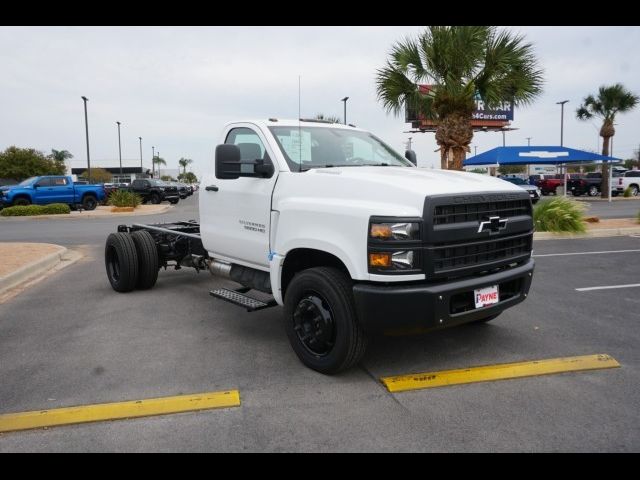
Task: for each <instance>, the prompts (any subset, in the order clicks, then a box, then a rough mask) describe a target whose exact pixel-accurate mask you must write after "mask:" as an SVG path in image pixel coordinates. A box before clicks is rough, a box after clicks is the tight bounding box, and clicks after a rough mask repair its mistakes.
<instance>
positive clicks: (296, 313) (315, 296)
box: [284, 267, 366, 374]
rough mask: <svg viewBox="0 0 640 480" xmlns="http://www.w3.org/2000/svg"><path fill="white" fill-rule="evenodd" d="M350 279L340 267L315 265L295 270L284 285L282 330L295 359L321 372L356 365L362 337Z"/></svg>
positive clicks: (330, 371) (329, 372)
mask: <svg viewBox="0 0 640 480" xmlns="http://www.w3.org/2000/svg"><path fill="white" fill-rule="evenodd" d="M351 287H352V286H351V281H350V279H349V278H348V277H347V276H346V275H345V274H344V273H342V272H341V271H340V270H337V269H335V268H329V267H317V268H310V269H308V270H303V271H302V272H300V273H298V274H297V275H296V276H295V277H293V280H292V281H291V283H290V284H289V287H288V288H287V292H286V296H285V301H284V310H285V312H284V313H285V330H286V332H287V336H288V337H289V342H290V343H291V346H292V347H293V350H294V351H295V352H296V355H298V358H299V359H300V361H301V362H302V363H304V364H305V365H306V366H307V367H309V368H311V369H313V370H316V371H318V372H321V373H327V374H331V373H337V372H340V371H342V370H346V369H348V368H350V367H352V366H353V365H355V364H357V363H358V362H359V361H360V359H361V358H362V356H363V355H364V351H365V348H366V338H365V336H364V332H363V331H362V327H361V326H360V324H359V322H358V319H357V317H356V312H355V306H354V301H353V293H352V290H351Z"/></svg>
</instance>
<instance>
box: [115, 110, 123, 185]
mask: <svg viewBox="0 0 640 480" xmlns="http://www.w3.org/2000/svg"><path fill="white" fill-rule="evenodd" d="M116 123H117V124H118V155H119V156H120V175H122V146H121V144H120V122H116ZM121 180H122V179H121Z"/></svg>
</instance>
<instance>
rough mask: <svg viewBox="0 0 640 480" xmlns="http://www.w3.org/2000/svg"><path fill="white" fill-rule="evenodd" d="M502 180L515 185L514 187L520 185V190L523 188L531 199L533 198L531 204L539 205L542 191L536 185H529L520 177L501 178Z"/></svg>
mask: <svg viewBox="0 0 640 480" xmlns="http://www.w3.org/2000/svg"><path fill="white" fill-rule="evenodd" d="M500 178H501V179H502V180H504V181H506V182H509V183H513V184H514V185H518V186H519V187H520V188H523V189H524V190H526V191H527V192H529V198H531V203H533V204H535V203H538V200H540V195H541V193H540V189H539V188H538V187H536V186H535V185H529V184H528V183H527V181H526V180H523V179H522V178H518V177H500Z"/></svg>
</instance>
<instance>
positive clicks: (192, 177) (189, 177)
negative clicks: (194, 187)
mask: <svg viewBox="0 0 640 480" xmlns="http://www.w3.org/2000/svg"><path fill="white" fill-rule="evenodd" d="M178 180H180V181H182V182H185V183H198V177H196V174H195V173H193V172H186V173H181V174H180V175H178Z"/></svg>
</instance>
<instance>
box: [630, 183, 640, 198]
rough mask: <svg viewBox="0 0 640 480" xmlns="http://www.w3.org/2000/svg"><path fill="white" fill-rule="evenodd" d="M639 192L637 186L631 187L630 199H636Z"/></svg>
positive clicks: (639, 189)
mask: <svg viewBox="0 0 640 480" xmlns="http://www.w3.org/2000/svg"><path fill="white" fill-rule="evenodd" d="M639 192H640V188H638V185H631V196H632V197H637V196H638V193H639Z"/></svg>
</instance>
